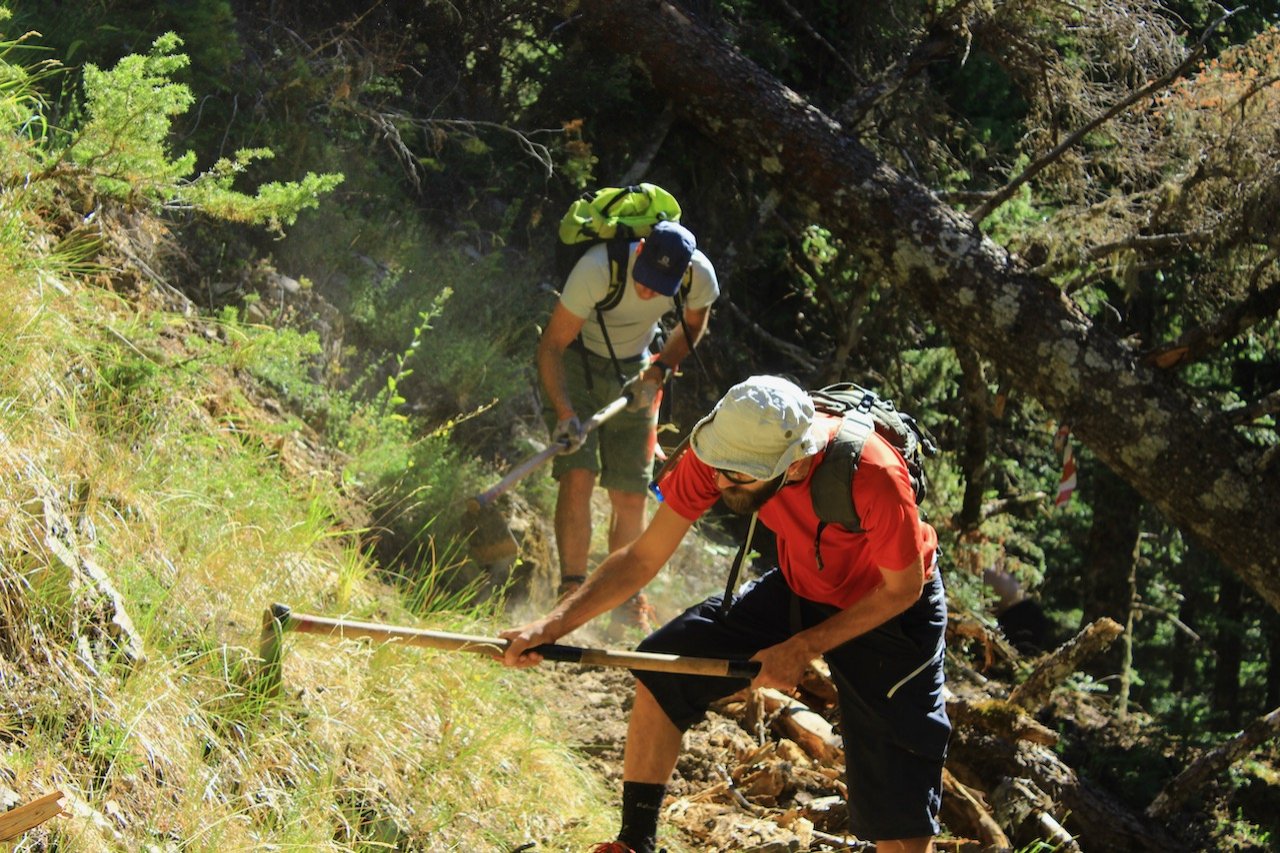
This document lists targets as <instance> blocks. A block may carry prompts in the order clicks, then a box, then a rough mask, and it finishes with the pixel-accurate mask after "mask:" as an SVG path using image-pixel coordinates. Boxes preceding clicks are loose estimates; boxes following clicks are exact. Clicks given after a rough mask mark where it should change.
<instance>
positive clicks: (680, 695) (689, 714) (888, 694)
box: [635, 569, 951, 841]
mask: <svg viewBox="0 0 1280 853" xmlns="http://www.w3.org/2000/svg"><path fill="white" fill-rule="evenodd" d="M720 601H721V599H720V597H719V596H717V597H714V598H710V599H708V600H706V601H704V602H702V603H701V604H697V605H694V606H693V607H691V608H689V609H688V610H686V611H685V612H684V613H682V614H681V615H680V616H677V617H676V618H675V619H673V620H672V621H671V622H669V623H667V624H666V625H664V626H663V627H661V628H659V629H658V630H657V631H655V632H654V633H653V634H651V635H650V636H649V637H647V638H646V639H645V640H644V642H642V643H641V644H640V646H639V649H640V651H645V652H662V653H667V654H688V655H698V656H702V657H720V658H750V657H751V656H752V655H754V654H755V653H756V652H757V651H759V650H760V649H763V648H767V647H768V646H772V645H776V644H777V643H780V642H782V641H783V640H785V639H787V638H788V637H790V636H792V635H793V634H795V633H797V632H798V631H800V630H803V629H804V628H807V627H810V626H812V625H815V624H817V623H818V622H821V621H822V620H824V619H826V618H827V617H828V616H830V615H831V614H832V613H834V612H835V609H834V608H832V607H829V606H826V605H822V604H817V603H816V602H812V601H808V600H806V599H802V598H799V597H798V596H795V594H794V593H792V592H791V590H790V588H789V587H788V586H787V584H786V581H785V580H784V579H783V577H782V573H781V572H779V571H778V570H777V569H774V570H773V571H771V572H769V573H768V574H766V575H765V576H764V577H762V578H760V579H759V580H757V581H754V582H753V583H751V584H750V585H748V586H747V587H746V588H744V589H743V591H742V592H741V593H740V594H739V595H737V596H736V597H735V598H734V601H733V605H732V606H731V607H730V608H729V612H728V613H727V614H723V615H722V614H720V613H719V612H718V611H719V607H720ZM946 618H947V617H946V596H945V594H944V592H943V589H942V579H941V576H940V573H939V572H937V571H935V572H934V576H933V579H932V580H931V581H929V582H928V583H926V584H925V589H924V592H923V593H922V594H921V596H920V598H919V599H918V600H917V601H916V603H915V604H913V605H912V606H911V607H910V608H909V609H908V610H907V611H906V612H905V613H903V614H901V615H900V616H898V617H896V618H894V619H892V620H890V621H889V622H887V623H885V624H884V625H881V626H880V627H878V628H876V629H875V630H873V631H870V632H868V633H866V634H864V635H862V636H861V637H857V638H855V639H853V640H851V641H849V642H848V643H845V644H844V645H842V646H839V647H837V648H835V649H832V650H831V651H829V652H827V653H826V654H825V655H823V658H824V659H825V660H826V662H827V665H828V666H829V667H830V668H831V676H832V680H833V681H834V682H835V684H836V688H837V690H838V691H839V695H840V716H841V732H842V736H843V738H844V749H845V764H846V767H849V768H855V770H856V772H855V773H846V776H847V783H848V786H849V816H850V825H851V828H852V830H853V832H854V833H855V834H856V835H857V836H858V837H859V838H864V839H868V840H881V841H887V840H891V839H895V838H918V837H921V836H925V835H934V834H936V833H937V832H938V822H937V814H938V806H939V804H940V803H941V798H942V763H943V759H944V758H945V757H946V748H947V740H948V738H949V736H950V733H951V724H950V722H949V721H948V720H947V712H946V706H945V704H944V702H943V698H942V681H943V670H942V658H943V634H944V631H945V628H946ZM635 675H636V677H637V678H638V679H639V680H640V681H641V682H642V683H643V684H644V686H645V687H646V688H648V690H649V691H650V692H651V693H652V694H653V696H654V698H655V699H656V700H657V702H658V704H659V705H660V706H661V707H662V709H663V710H664V711H665V712H666V714H667V716H668V717H669V718H670V719H671V721H672V722H673V723H674V724H675V725H676V727H677V728H679V729H680V730H681V731H682V732H683V731H686V730H687V729H689V728H690V727H691V726H693V725H694V724H696V723H698V722H699V721H700V720H702V719H703V717H704V716H705V715H706V710H707V708H708V707H709V706H710V705H711V703H712V702H714V701H716V700H717V699H720V698H723V697H724V696H727V695H729V694H730V693H733V692H734V691H735V690H740V689H741V688H743V687H745V686H746V684H747V682H746V681H745V680H743V679H736V678H709V677H705V676H691V675H680V674H674V673H660V672H636V673H635Z"/></svg>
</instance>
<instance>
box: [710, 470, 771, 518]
mask: <svg viewBox="0 0 1280 853" xmlns="http://www.w3.org/2000/svg"><path fill="white" fill-rule="evenodd" d="M786 476H787V475H786V472H783V473H781V474H779V475H778V476H776V477H774V478H773V479H772V480H763V481H761V482H759V483H752V484H751V485H749V486H729V487H727V488H726V489H724V491H722V492H720V500H722V501H724V505H725V506H727V507H728V508H729V509H730V511H732V512H734V513H737V514H738V515H751V514H752V513H753V512H756V511H757V510H759V509H760V507H762V506H764V505H765V504H766V503H768V502H769V499H770V498H771V497H773V496H774V495H776V494H777V493H778V489H781V488H782V485H783V480H784V478H785V477H786Z"/></svg>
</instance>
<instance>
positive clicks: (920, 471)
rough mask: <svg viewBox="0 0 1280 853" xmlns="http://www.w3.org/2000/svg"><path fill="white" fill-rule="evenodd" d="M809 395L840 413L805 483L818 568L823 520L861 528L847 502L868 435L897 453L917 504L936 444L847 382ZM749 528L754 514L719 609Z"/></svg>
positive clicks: (743, 549)
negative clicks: (877, 437)
mask: <svg viewBox="0 0 1280 853" xmlns="http://www.w3.org/2000/svg"><path fill="white" fill-rule="evenodd" d="M809 397H810V398H811V399H812V400H813V405H814V408H815V409H817V411H819V412H825V413H827V414H831V415H842V416H843V417H844V422H843V423H842V424H841V425H840V429H839V431H837V432H836V435H835V437H834V438H833V439H832V441H831V443H830V444H829V445H827V452H826V455H825V456H824V457H823V459H822V464H821V465H819V466H818V469H817V470H816V471H814V472H813V477H812V479H810V481H809V496H810V499H811V500H812V503H813V512H814V514H815V515H817V516H818V532H817V535H816V536H815V537H814V540H813V550H814V555H815V558H816V559H817V562H818V570H819V571H821V570H822V568H823V563H822V531H823V530H825V529H826V527H827V525H828V524H835V525H838V526H840V527H843V528H844V529H845V530H848V531H851V532H853V533H861V532H862V519H861V518H859V517H858V509H857V507H855V506H854V504H853V477H854V475H855V474H857V472H858V463H859V461H861V459H862V448H863V447H865V446H866V443H867V439H868V438H869V437H870V436H871V433H872V432H878V433H880V435H881V436H882V437H883V438H885V439H886V440H887V441H888V442H889V443H890V444H892V445H893V446H894V447H896V448H897V449H898V452H899V453H901V454H902V458H903V460H905V461H906V463H907V475H908V476H909V477H910V478H911V490H912V492H914V494H915V499H916V505H917V506H919V505H920V502H921V501H923V500H924V498H925V495H927V494H928V491H929V486H928V483H927V482H926V479H925V472H924V464H923V458H924V457H925V456H933V455H935V454H937V452H938V446H937V445H936V444H935V443H934V441H933V439H932V438H931V437H930V436H929V434H928V433H927V432H925V430H924V428H923V427H921V426H920V424H919V422H918V421H916V419H915V418H914V417H913V416H911V415H909V414H907V413H906V412H901V411H898V408H897V407H896V406H895V405H894V404H893V403H892V402H891V401H889V400H887V399H885V398H884V397H881V396H880V395H879V394H877V393H876V392H875V391H872V390H871V389H869V388H863V387H862V386H861V385H856V384H854V383H853V382H838V383H836V384H835V385H828V386H826V387H825V388H820V389H818V390H816V391H810V392H809ZM755 527H756V516H754V515H753V516H752V517H751V525H750V527H748V529H747V535H746V538H745V539H744V540H743V542H742V545H741V546H740V547H739V548H738V553H737V555H736V556H735V557H734V562H733V568H732V569H731V570H730V572H729V580H728V583H726V585H725V590H724V598H723V599H722V600H721V605H720V610H721V613H725V612H727V611H728V608H729V603H730V602H731V601H732V600H733V591H734V588H735V587H736V585H737V583H738V574H739V572H740V571H741V570H742V561H743V559H744V558H745V557H746V555H747V553H748V551H749V549H750V547H751V537H752V535H753V534H754V533H755Z"/></svg>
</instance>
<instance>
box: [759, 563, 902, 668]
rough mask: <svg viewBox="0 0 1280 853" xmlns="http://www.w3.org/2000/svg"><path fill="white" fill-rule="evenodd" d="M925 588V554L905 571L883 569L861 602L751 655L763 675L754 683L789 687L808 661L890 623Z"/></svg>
mask: <svg viewBox="0 0 1280 853" xmlns="http://www.w3.org/2000/svg"><path fill="white" fill-rule="evenodd" d="M923 589H924V560H923V557H916V561H915V562H914V563H912V564H911V565H910V566H907V568H905V569H903V570H902V571H898V572H895V571H890V570H888V569H885V568H881V569H880V585H879V586H877V587H876V588H875V589H873V590H872V591H871V592H870V593H869V594H868V595H867V596H866V597H864V598H863V599H862V600H861V601H859V602H857V603H856V604H854V605H853V606H851V607H848V608H846V609H844V610H841V611H840V612H839V613H837V614H835V615H834V616H831V617H830V618H828V619H825V620H823V621H822V622H819V623H818V624H817V625H814V626H813V627H812V628H808V629H806V630H804V631H801V632H800V633H798V634H796V635H795V636H793V637H791V638H790V639H787V640H785V641H783V642H781V643H778V644H777V645H776V646H770V647H769V648H767V649H761V650H760V652H759V653H757V654H756V655H755V657H754V658H752V660H758V661H760V674H759V675H757V676H756V677H755V680H754V681H752V682H751V686H752V687H773V688H776V689H779V690H790V689H791V688H793V687H795V686H796V684H797V683H799V681H800V676H801V675H802V674H803V673H804V668H805V666H806V665H808V663H809V661H811V660H813V659H814V658H816V657H820V656H821V655H822V653H823V652H827V651H830V650H831V649H834V648H835V647H836V646H838V645H840V644H841V643H846V642H848V641H849V640H852V639H853V638H854V637H858V636H861V635H862V634H865V633H867V632H868V631H870V630H872V629H874V628H877V627H879V626H880V625H883V624H884V623H885V622H888V621H889V620H890V619H892V618H893V617H895V616H897V615H898V614H900V613H902V612H903V611H905V610H906V609H907V608H909V607H910V606H911V605H912V604H914V603H915V602H916V599H918V598H919V597H920V592H921V591H922V590H923Z"/></svg>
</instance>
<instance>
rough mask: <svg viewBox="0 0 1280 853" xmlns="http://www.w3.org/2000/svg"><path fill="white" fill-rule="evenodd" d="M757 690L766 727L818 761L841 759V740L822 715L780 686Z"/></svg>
mask: <svg viewBox="0 0 1280 853" xmlns="http://www.w3.org/2000/svg"><path fill="white" fill-rule="evenodd" d="M757 693H758V694H759V697H760V702H761V706H762V708H763V711H764V715H765V719H767V720H768V721H769V723H770V728H772V729H774V730H775V731H777V732H778V733H779V734H781V735H782V736H783V737H787V738H790V739H791V740H793V741H795V742H796V743H797V744H799V746H800V748H801V749H803V750H804V751H805V753H806V754H808V755H809V757H810V758H812V759H813V760H814V761H817V762H818V763H819V764H843V763H844V742H843V741H842V740H841V738H840V736H839V735H838V734H836V733H835V730H834V729H833V728H832V727H831V723H829V722H827V720H826V718H825V717H823V716H822V715H821V714H819V713H817V712H815V711H813V710H811V709H810V708H809V707H808V706H806V705H805V704H803V703H802V702H800V701H799V700H798V699H794V698H792V697H790V696H788V695H787V694H785V693H783V692H782V691H780V690H774V689H773V688H769V687H766V688H764V689H762V690H759V691H757ZM748 707H750V706H748Z"/></svg>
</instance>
